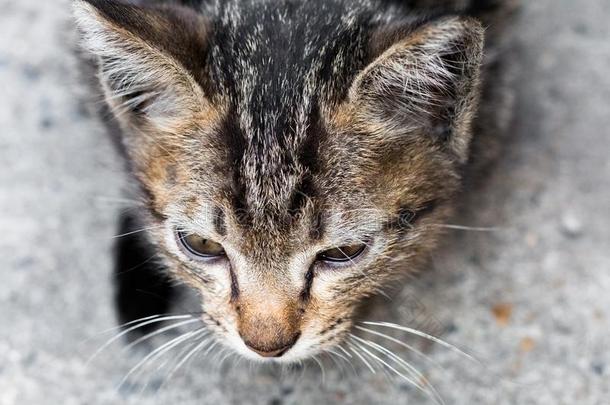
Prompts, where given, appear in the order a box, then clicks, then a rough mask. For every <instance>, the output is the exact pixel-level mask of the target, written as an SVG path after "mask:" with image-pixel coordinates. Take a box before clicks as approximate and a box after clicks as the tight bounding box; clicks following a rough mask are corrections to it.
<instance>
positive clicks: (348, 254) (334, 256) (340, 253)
mask: <svg viewBox="0 0 610 405" xmlns="http://www.w3.org/2000/svg"><path fill="white" fill-rule="evenodd" d="M365 248H366V245H365V244H364V243H361V244H355V245H348V246H340V247H336V248H333V249H328V250H325V251H323V252H320V253H318V260H322V261H325V262H334V263H336V262H347V261H351V260H354V259H355V258H357V257H358V256H360V255H361V254H362V252H364V249H365Z"/></svg>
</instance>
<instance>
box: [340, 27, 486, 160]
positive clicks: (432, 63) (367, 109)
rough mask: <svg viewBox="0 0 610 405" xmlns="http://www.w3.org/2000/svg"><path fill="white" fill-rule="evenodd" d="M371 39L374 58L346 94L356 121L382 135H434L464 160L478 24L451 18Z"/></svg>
mask: <svg viewBox="0 0 610 405" xmlns="http://www.w3.org/2000/svg"><path fill="white" fill-rule="evenodd" d="M374 40H375V41H376V45H375V46H376V47H377V48H381V49H380V50H379V51H378V52H377V54H378V55H379V56H377V58H376V59H375V60H373V61H372V62H371V63H370V64H369V65H368V66H367V67H366V68H365V69H364V70H363V71H362V72H361V73H360V74H359V75H358V76H357V77H356V79H355V81H354V83H353V85H352V87H351V89H350V93H349V97H350V99H351V101H352V102H354V103H355V106H356V114H357V117H358V120H359V121H360V123H361V125H366V127H367V128H368V129H369V131H373V132H375V133H378V134H380V135H382V136H404V135H405V134H423V135H425V136H429V137H433V138H435V139H438V140H439V141H441V142H445V143H448V144H449V146H450V148H451V150H452V152H453V153H455V154H456V155H457V157H458V159H460V160H462V161H463V160H465V159H466V157H467V156H466V155H467V150H468V143H469V140H470V132H471V131H470V125H471V121H472V116H473V114H474V111H475V109H476V102H477V84H478V77H479V68H480V64H481V56H482V48H483V29H482V27H481V25H480V24H479V23H478V22H477V21H476V20H473V19H468V18H457V17H456V18H449V19H444V20H441V21H439V22H434V23H430V24H427V25H424V26H423V27H420V28H418V29H416V30H415V31H411V32H409V33H406V34H405V33H404V32H402V33H401V32H400V30H394V31H393V32H386V33H381V34H378V35H377V38H374Z"/></svg>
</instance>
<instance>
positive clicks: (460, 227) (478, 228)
mask: <svg viewBox="0 0 610 405" xmlns="http://www.w3.org/2000/svg"><path fill="white" fill-rule="evenodd" d="M428 226H432V227H436V228H447V229H455V230H458V231H473V232H497V231H501V230H502V228H496V227H484V226H465V225H455V224H430V225H428Z"/></svg>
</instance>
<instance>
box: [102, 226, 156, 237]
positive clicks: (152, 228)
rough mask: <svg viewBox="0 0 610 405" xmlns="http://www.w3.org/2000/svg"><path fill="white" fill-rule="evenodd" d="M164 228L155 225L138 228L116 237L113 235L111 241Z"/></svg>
mask: <svg viewBox="0 0 610 405" xmlns="http://www.w3.org/2000/svg"><path fill="white" fill-rule="evenodd" d="M164 226H165V225H155V226H149V227H146V228H140V229H136V230H134V231H129V232H125V233H121V234H118V235H114V236H113V237H112V239H118V238H123V237H125V236H129V235H134V234H136V233H140V232H146V231H152V230H154V229H160V228H163V227H164Z"/></svg>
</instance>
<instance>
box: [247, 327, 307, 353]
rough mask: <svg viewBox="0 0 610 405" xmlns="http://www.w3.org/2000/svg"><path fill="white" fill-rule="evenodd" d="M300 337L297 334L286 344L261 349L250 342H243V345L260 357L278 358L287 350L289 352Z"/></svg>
mask: <svg viewBox="0 0 610 405" xmlns="http://www.w3.org/2000/svg"><path fill="white" fill-rule="evenodd" d="M300 335H301V333H300V332H298V333H296V334H295V335H294V336H293V337H292V338H291V339H290V340H289V341H288V342H281V343H279V344H278V345H275V346H274V347H268V346H265V347H261V346H259V345H257V344H256V343H253V342H250V341H248V340H244V343H245V344H246V346H248V348H249V349H250V350H252V351H253V352H255V353H257V354H259V355H260V356H262V357H280V356H282V355H283V354H284V353H286V352H287V351H288V350H290V348H291V347H292V346H294V344H295V343H296V342H297V340H298V339H299V336H300Z"/></svg>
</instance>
